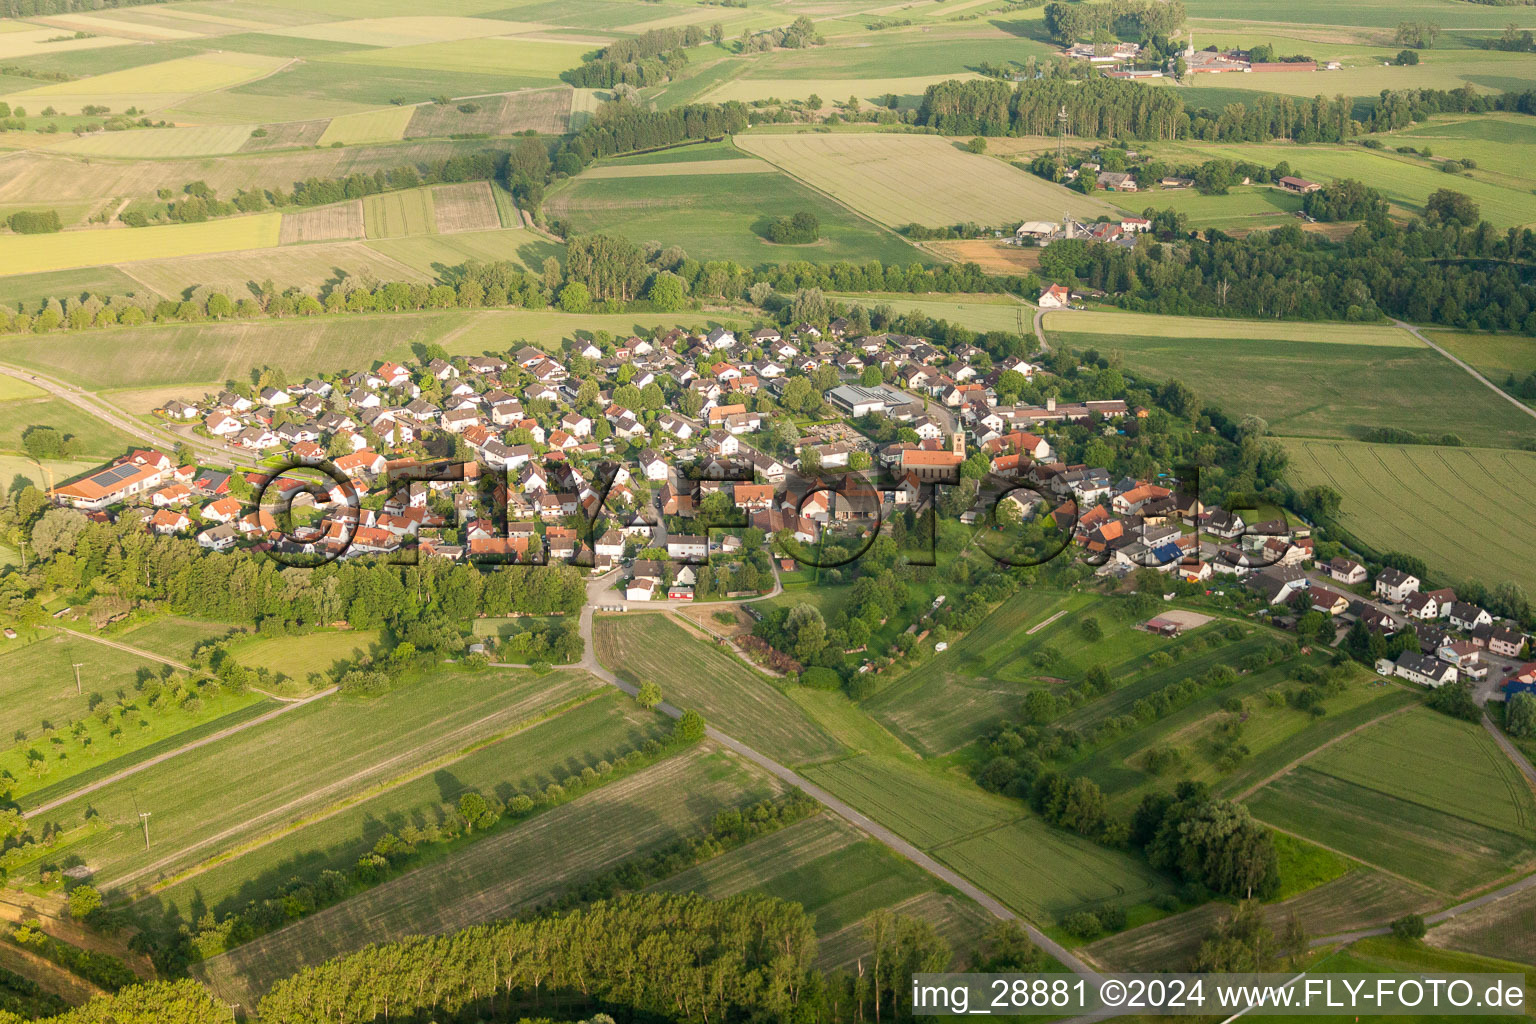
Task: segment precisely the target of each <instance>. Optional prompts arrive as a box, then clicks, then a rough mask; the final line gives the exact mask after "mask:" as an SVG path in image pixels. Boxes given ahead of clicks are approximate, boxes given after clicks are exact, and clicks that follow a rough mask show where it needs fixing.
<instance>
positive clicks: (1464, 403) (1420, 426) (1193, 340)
mask: <svg viewBox="0 0 1536 1024" xmlns="http://www.w3.org/2000/svg"><path fill="white" fill-rule="evenodd" d="M1122 316H1123V315H1122V314H1115V313H1100V314H1093V313H1079V312H1068V313H1052V314H1048V315H1047V316H1046V318H1045V326H1046V329H1047V331H1048V332H1049V333H1050V337H1051V339H1052V342H1053V344H1061V345H1065V346H1067V347H1069V348H1075V349H1088V348H1093V349H1097V350H1098V351H1099V352H1101V353H1109V352H1117V353H1119V354H1120V355H1121V356H1122V357H1123V358H1124V361H1125V366H1126V368H1127V369H1130V370H1133V371H1135V372H1136V373H1138V374H1142V375H1144V376H1146V377H1147V378H1148V379H1150V380H1154V381H1159V382H1161V381H1166V380H1170V379H1178V380H1182V381H1183V382H1184V383H1186V384H1188V385H1189V386H1190V387H1192V388H1193V389H1194V390H1195V391H1196V393H1198V394H1199V395H1200V396H1201V397H1202V398H1203V399H1204V400H1206V401H1208V402H1211V403H1213V404H1218V405H1220V406H1221V407H1223V408H1226V409H1228V410H1234V409H1240V410H1242V412H1243V414H1245V415H1246V414H1248V413H1252V414H1254V415H1256V416H1260V417H1262V418H1263V419H1264V420H1265V421H1266V422H1267V423H1268V424H1269V427H1270V430H1272V431H1273V432H1274V433H1276V434H1282V435H1290V436H1301V437H1331V438H1340V439H1352V438H1354V439H1357V438H1359V437H1361V436H1362V435H1363V434H1364V433H1365V432H1366V431H1369V430H1372V429H1375V428H1377V427H1396V428H1400V429H1404V430H1410V431H1415V432H1417V431H1422V430H1432V431H1434V432H1436V433H1441V432H1447V431H1449V432H1451V433H1455V434H1457V435H1458V436H1460V437H1461V438H1462V440H1464V441H1466V442H1467V443H1469V444H1475V445H1488V446H1493V447H1500V446H1502V447H1515V446H1517V445H1518V444H1519V443H1520V442H1521V441H1523V440H1525V439H1526V438H1528V437H1529V436H1530V432H1531V421H1530V419H1529V418H1528V417H1526V416H1524V415H1522V414H1521V413H1520V411H1519V410H1518V409H1515V408H1512V407H1511V406H1510V405H1509V404H1508V403H1505V402H1499V401H1489V400H1488V390H1487V389H1486V388H1485V387H1484V386H1483V385H1482V384H1481V383H1479V382H1478V381H1477V380H1476V379H1474V378H1473V377H1471V376H1470V375H1468V374H1467V373H1466V371H1464V370H1462V369H1461V368H1460V367H1458V366H1456V365H1455V364H1454V363H1451V362H1450V361H1449V360H1447V359H1445V358H1444V357H1443V356H1441V355H1440V354H1439V353H1437V352H1435V351H1433V350H1432V349H1428V348H1425V347H1423V346H1419V347H1414V344H1413V339H1412V338H1411V337H1410V336H1408V335H1407V334H1406V333H1405V332H1401V331H1396V330H1394V329H1392V328H1386V327H1367V328H1364V329H1363V330H1361V331H1359V332H1357V331H1356V330H1355V329H1353V328H1350V327H1347V326H1343V325H1335V324H1280V325H1275V326H1274V327H1273V328H1272V329H1270V330H1261V329H1260V328H1256V327H1254V326H1253V325H1252V324H1250V323H1249V322H1246V321H1233V322H1231V323H1230V324H1228V323H1227V322H1226V321H1221V320H1205V321H1200V325H1201V326H1200V331H1201V333H1199V334H1194V335H1192V336H1191V335H1187V334H1185V333H1184V329H1185V328H1186V327H1187V326H1190V320H1189V319H1188V318H1156V319H1161V320H1164V321H1166V322H1164V323H1162V324H1161V325H1154V324H1153V323H1151V322H1149V320H1148V318H1147V317H1145V316H1134V317H1130V318H1124V319H1122ZM1223 330H1224V331H1225V333H1224V334H1223V335H1217V334H1215V333H1214V332H1218V331H1223ZM1154 332H1155V333H1154ZM1426 405H1433V406H1434V407H1435V409H1436V410H1437V412H1436V415H1435V418H1434V422H1433V423H1432V424H1429V423H1426V422H1425V419H1424V409H1425V407H1426Z"/></svg>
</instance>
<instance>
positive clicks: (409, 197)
mask: <svg viewBox="0 0 1536 1024" xmlns="http://www.w3.org/2000/svg"><path fill="white" fill-rule="evenodd" d="M363 223H364V225H365V226H366V227H367V231H368V237H369V238H398V237H400V236H402V235H429V234H432V233H434V232H435V231H436V230H437V221H436V218H435V217H434V216H433V212H432V192H431V190H430V189H424V188H417V189H409V190H407V191H404V192H385V193H383V194H381V195H376V196H368V197H366V198H364V199H363Z"/></svg>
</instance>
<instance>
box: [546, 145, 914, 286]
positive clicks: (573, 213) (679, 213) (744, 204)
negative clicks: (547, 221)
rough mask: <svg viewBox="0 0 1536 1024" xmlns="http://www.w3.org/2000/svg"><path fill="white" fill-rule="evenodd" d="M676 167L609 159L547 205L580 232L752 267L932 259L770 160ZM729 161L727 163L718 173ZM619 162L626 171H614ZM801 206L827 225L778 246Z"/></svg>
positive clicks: (719, 162) (686, 164)
mask: <svg viewBox="0 0 1536 1024" xmlns="http://www.w3.org/2000/svg"><path fill="white" fill-rule="evenodd" d="M681 152H684V153H686V152H688V151H687V150H682V151H681ZM669 166H670V165H668V164H663V163H650V164H641V165H632V166H625V165H609V166H608V167H606V168H603V169H601V170H600V171H599V174H598V176H597V177H590V176H588V175H581V176H579V177H577V178H575V179H573V180H572V181H571V182H570V183H569V184H567V185H566V186H564V187H563V188H561V189H559V190H557V191H556V192H555V193H554V194H553V195H551V196H550V197H549V199H548V200H547V202H546V203H545V209H546V212H547V214H548V215H549V216H550V217H553V218H556V219H559V220H564V221H567V222H569V223H570V225H571V230H572V231H574V232H577V233H581V232H590V231H599V230H601V231H607V232H613V233H617V234H620V235H623V236H625V237H627V238H629V239H631V240H633V241H636V242H646V241H652V240H655V241H659V242H662V243H663V244H668V245H680V246H682V247H683V249H684V250H686V251H687V253H688V255H689V256H692V257H693V258H694V259H698V260H712V259H729V260H735V261H736V262H737V263H741V264H743V265H746V266H759V265H762V264H770V263H785V262H790V261H794V260H809V261H812V262H816V263H828V262H834V261H837V260H849V261H852V262H855V263H863V262H866V261H868V260H871V259H876V260H880V261H881V262H883V263H899V264H902V265H906V264H909V263H912V262H920V263H931V262H933V261H932V260H931V259H930V258H928V257H927V256H926V255H925V254H924V253H922V252H921V251H920V250H918V249H915V248H913V247H912V245H911V244H910V243H909V242H907V241H906V240H905V239H903V238H901V237H900V236H898V235H896V234H894V233H892V232H890V231H886V230H883V229H882V228H880V227H878V226H876V225H873V224H870V223H869V222H868V221H866V220H864V219H863V218H862V217H859V216H857V215H856V214H854V213H850V212H849V211H848V210H847V209H845V208H844V207H842V206H840V205H838V204H837V203H835V202H832V201H830V200H828V199H827V198H826V197H825V196H823V195H819V194H818V193H817V192H815V191H812V190H811V189H809V188H806V187H805V186H804V185H801V184H800V183H799V182H797V181H795V180H793V179H792V178H790V177H789V176H788V175H785V174H783V173H781V172H779V171H778V170H777V169H775V168H774V166H773V165H772V164H770V163H767V162H765V161H760V160H752V161H741V162H735V161H731V162H725V161H713V162H707V163H695V162H691V161H682V162H679V163H678V164H677V165H676V166H671V167H670V173H666V174H657V173H654V172H656V171H657V170H660V169H665V168H669ZM723 167H728V168H730V170H729V171H728V172H727V173H717V172H718V171H720V170H721V169H722V168H723ZM620 168H622V171H623V172H629V173H628V174H627V175H626V176H622V177H617V176H615V174H616V173H621V171H620ZM696 168H697V169H699V170H700V171H702V173H696V172H695V169H696ZM635 172H639V173H635ZM802 210H807V211H810V212H811V213H813V214H815V215H816V218H817V220H818V221H819V222H820V235H821V237H820V239H819V240H818V241H815V242H810V243H806V244H797V245H778V244H775V243H773V242H770V241H769V240H768V238H767V237H766V236H767V230H768V225H769V222H771V221H772V220H773V219H774V218H777V217H789V216H792V215H794V214H796V213H798V212H800V211H802Z"/></svg>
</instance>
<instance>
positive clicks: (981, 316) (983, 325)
mask: <svg viewBox="0 0 1536 1024" xmlns="http://www.w3.org/2000/svg"><path fill="white" fill-rule="evenodd" d="M829 297H830V298H833V299H835V300H837V301H840V302H847V303H858V304H859V305H861V306H863V307H864V308H865V309H873V308H874V307H876V306H890V307H891V308H892V309H894V310H895V311H896V312H898V313H921V314H922V315H923V316H926V317H931V318H932V319H934V320H947V321H949V322H950V323H952V324H960V325H962V326H964V327H969V328H970V329H971V330H973V331H1011V332H1013V333H1014V334H1021V335H1023V336H1024V338H1025V339H1026V341H1027V340H1028V339H1029V338H1032V337H1034V330H1033V329H1032V327H1031V326H1030V321H1031V319H1032V318H1033V316H1034V307H1032V306H1028V305H1026V304H1024V303H1023V302H1020V301H1019V300H1018V299H1015V298H1013V297H1012V296H1010V295H988V294H981V295H942V294H935V295H933V296H932V297H929V296H916V297H914V296H912V295H906V294H899V293H895V292H863V293H859V294H847V295H832V296H829Z"/></svg>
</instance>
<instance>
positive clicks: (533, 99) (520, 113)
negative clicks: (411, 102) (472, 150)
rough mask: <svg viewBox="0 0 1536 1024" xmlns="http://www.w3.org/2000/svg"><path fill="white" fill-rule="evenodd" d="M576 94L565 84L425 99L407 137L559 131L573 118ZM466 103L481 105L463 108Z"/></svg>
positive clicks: (564, 128)
mask: <svg viewBox="0 0 1536 1024" xmlns="http://www.w3.org/2000/svg"><path fill="white" fill-rule="evenodd" d="M574 94H575V90H573V89H568V88H565V87H561V88H558V89H533V90H522V91H519V92H511V93H506V94H504V95H501V96H482V97H477V98H476V99H473V100H468V101H465V102H464V103H423V104H421V105H420V106H418V107H416V108H415V110H414V112H413V113H412V115H411V122H410V124H408V125H407V126H406V129H405V137H406V138H407V139H418V138H427V137H443V136H448V135H512V134H515V133H517V132H525V131H535V132H538V133H539V134H540V135H559V134H561V133H563V132H564V131H565V130H566V126H567V124H568V123H569V121H570V117H571V100H572V97H573V96H574ZM463 106H473V107H476V108H478V109H474V110H462V109H460V108H461V107H463Z"/></svg>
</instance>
